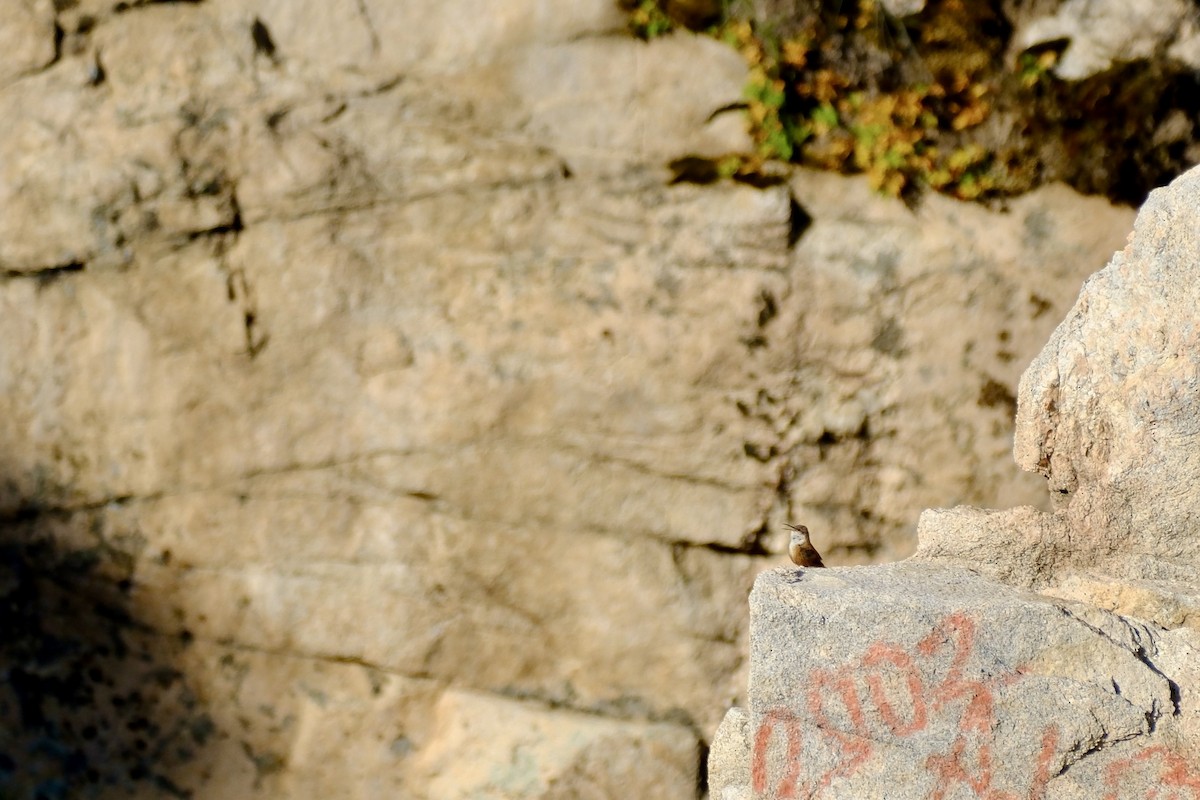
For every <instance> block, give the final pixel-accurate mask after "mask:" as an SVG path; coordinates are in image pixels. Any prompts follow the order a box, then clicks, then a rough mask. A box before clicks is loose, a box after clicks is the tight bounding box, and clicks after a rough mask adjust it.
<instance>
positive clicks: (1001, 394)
mask: <svg viewBox="0 0 1200 800" xmlns="http://www.w3.org/2000/svg"><path fill="white" fill-rule="evenodd" d="M975 402H976V403H978V404H979V405H980V406H983V407H986V408H1005V409H1007V410H1008V413H1009V414H1014V413H1016V410H1017V398H1016V396H1014V395H1013V393H1012V392H1011V391H1009V389H1008V387H1007V386H1005V385H1004V384H1002V383H1000V382H999V381H997V380H995V379H993V378H988V379H987V380H986V381H984V383H983V386H981V387H980V388H979V397H978V399H977V400H976V401H975Z"/></svg>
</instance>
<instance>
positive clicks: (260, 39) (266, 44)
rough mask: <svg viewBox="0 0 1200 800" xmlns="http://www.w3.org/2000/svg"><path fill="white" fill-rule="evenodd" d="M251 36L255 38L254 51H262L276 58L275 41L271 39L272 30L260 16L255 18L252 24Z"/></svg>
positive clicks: (265, 54)
mask: <svg viewBox="0 0 1200 800" xmlns="http://www.w3.org/2000/svg"><path fill="white" fill-rule="evenodd" d="M250 38H252V39H253V40H254V51H255V52H256V53H260V54H262V55H264V56H266V57H267V58H275V42H274V40H273V39H271V32H270V31H269V30H267V26H266V25H265V24H263V21H262V20H261V19H259V18H258V17H255V18H254V22H252V23H251V24H250Z"/></svg>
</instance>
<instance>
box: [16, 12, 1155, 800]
mask: <svg viewBox="0 0 1200 800" xmlns="http://www.w3.org/2000/svg"><path fill="white" fill-rule="evenodd" d="M0 39H2V40H3V42H4V43H5V46H4V47H0V119H3V120H5V123H4V124H3V125H0V208H3V211H4V213H3V214H0V396H2V397H3V399H4V403H5V408H4V411H5V413H4V414H0V454H2V456H3V461H2V463H0V554H3V558H2V559H0V597H2V598H3V600H4V607H5V609H6V610H5V612H4V616H3V618H4V622H5V625H6V626H7V628H6V631H5V635H4V636H3V637H0V677H2V680H0V720H2V724H0V795H4V796H14V797H69V798H78V797H116V796H119V797H128V796H144V797H158V796H167V797H169V796H178V797H182V796H190V797H192V798H197V800H199V799H200V798H228V797H289V798H304V797H313V798H338V797H347V798H373V797H387V798H395V797H405V798H415V799H416V800H420V798H460V797H461V798H467V797H472V798H474V797H505V798H550V797H614V798H615V797H622V798H624V797H693V796H694V795H695V793H696V787H697V785H698V784H701V783H702V782H703V778H702V773H701V771H700V766H701V764H700V760H701V757H702V753H703V752H704V745H705V743H706V739H707V734H708V732H710V731H712V730H713V729H714V728H715V727H716V725H717V722H718V721H719V719H720V715H721V714H722V713H723V711H724V709H725V707H726V706H727V705H728V703H729V702H730V701H731V700H735V699H737V698H739V697H740V696H742V695H743V693H744V686H745V680H746V676H747V668H748V667H747V662H746V660H745V643H746V637H747V632H748V618H747V614H746V610H745V598H746V596H747V593H748V592H749V590H750V587H751V585H752V582H753V579H754V575H755V574H757V573H758V572H759V571H761V570H762V569H763V568H764V567H767V566H771V565H775V564H779V563H783V562H784V560H785V557H784V556H782V548H783V546H784V544H785V539H784V537H783V535H782V531H781V525H780V523H782V522H783V521H785V520H790V521H797V522H800V521H803V522H805V523H806V524H807V525H808V526H809V527H810V528H812V529H813V536H814V539H815V541H816V543H817V545H818V546H819V547H821V548H822V550H823V552H824V553H825V555H826V560H827V562H828V563H832V564H856V563H858V564H861V563H871V562H874V561H879V560H887V559H894V558H897V557H901V556H904V555H907V554H909V553H911V552H912V550H913V547H914V546H915V541H914V536H913V531H912V520H913V519H914V518H915V517H916V514H917V512H918V511H919V510H920V509H922V508H927V507H930V506H937V505H947V504H953V503H963V502H965V503H974V504H979V505H996V506H1003V505H1012V504H1020V503H1028V504H1034V505H1036V504H1038V503H1041V502H1042V501H1043V494H1044V492H1043V491H1042V488H1041V486H1040V481H1039V479H1038V478H1036V477H1034V476H1029V475H1022V474H1021V473H1020V472H1019V470H1017V469H1016V468H1015V467H1013V466H1012V465H1011V464H1009V463H1007V461H1006V460H1005V459H1004V458H1002V454H1003V453H1005V452H1006V451H1007V450H1008V449H1009V448H1010V447H1011V440H1012V433H1013V431H1012V422H1011V410H1012V407H1013V405H1014V403H1015V397H1016V389H1017V380H1018V377H1019V372H1020V369H1021V367H1022V365H1023V364H1024V363H1026V362H1027V361H1028V359H1029V358H1031V357H1032V356H1033V355H1034V353H1035V352H1036V349H1037V347H1038V346H1040V344H1041V342H1043V341H1044V340H1045V338H1046V336H1048V335H1049V334H1050V331H1051V329H1052V327H1053V325H1054V322H1055V320H1057V319H1058V318H1061V316H1062V314H1063V313H1065V312H1066V310H1067V308H1068V307H1069V305H1070V303H1071V301H1072V298H1074V296H1075V294H1076V293H1077V291H1078V287H1079V284H1080V282H1081V281H1082V280H1083V278H1084V277H1085V276H1086V275H1087V274H1089V273H1090V272H1092V271H1094V269H1095V268H1096V267H1097V266H1099V265H1100V264H1102V263H1103V262H1104V260H1105V259H1106V258H1107V257H1108V256H1109V254H1110V253H1111V252H1112V250H1113V249H1115V248H1117V247H1119V246H1120V243H1121V240H1122V237H1123V236H1124V232H1125V231H1126V230H1127V229H1128V227H1129V223H1130V220H1131V218H1132V214H1131V212H1129V211H1128V210H1127V209H1119V208H1112V207H1110V206H1109V205H1108V204H1107V203H1105V202H1103V201H1100V200H1096V199H1085V198H1081V197H1078V196H1076V195H1074V194H1073V193H1071V192H1069V191H1067V190H1065V189H1062V188H1061V187H1047V188H1046V189H1044V190H1042V191H1039V192H1037V193H1034V194H1032V195H1029V196H1027V197H1024V198H1021V199H1019V200H1016V201H1014V202H1013V203H1012V204H1011V206H1010V207H1009V208H1008V209H1006V210H1002V209H996V210H987V209H982V208H976V207H968V206H962V205H957V204H954V203H952V202H950V201H947V200H944V199H941V198H929V200H928V202H926V203H925V204H923V205H922V206H921V207H920V208H919V209H918V210H917V211H915V212H913V211H910V210H908V209H906V208H905V207H903V206H902V205H900V204H898V203H895V202H892V201H889V200H886V199H882V198H879V197H876V196H875V195H873V194H872V193H871V192H870V191H869V189H868V188H867V187H866V184H865V182H864V181H862V180H851V179H845V178H840V177H837V176H828V175H820V174H812V173H807V172H799V173H796V174H795V175H794V176H792V177H790V178H788V179H787V180H784V181H780V182H777V183H775V184H774V185H770V186H765V187H754V186H750V185H744V184H734V183H730V182H716V183H713V184H711V185H694V184H690V183H672V182H671V176H672V172H671V170H670V169H668V168H667V164H668V163H669V162H670V161H671V160H673V159H676V158H680V157H685V156H692V157H714V156H720V155H722V154H725V153H730V152H739V151H744V150H746V149H748V148H749V147H750V146H751V144H750V142H749V139H748V137H747V135H746V133H745V131H744V130H743V127H742V118H741V117H740V111H739V110H738V103H739V102H740V100H741V98H742V88H743V84H744V82H745V77H746V67H745V65H744V64H743V63H742V61H741V60H740V57H739V56H738V55H737V54H736V53H734V52H732V51H730V50H727V49H725V48H723V47H722V46H721V45H719V44H717V43H714V42H713V41H710V40H706V39H702V38H699V37H693V36H690V35H685V34H678V35H673V36H670V37H665V38H662V39H659V40H656V41H654V42H650V43H644V42H639V41H637V40H635V39H633V38H632V37H630V36H629V35H628V33H627V32H626V29H625V18H624V17H623V16H622V14H621V13H620V12H619V10H618V9H617V7H616V5H615V4H613V3H610V2H608V0H594V1H593V0H589V1H588V2H578V3H571V4H568V5H566V6H564V5H562V4H546V3H541V2H534V1H533V0H513V1H512V2H508V1H507V0H506V2H504V3H502V4H500V5H497V4H496V3H479V2H470V1H469V0H454V2H446V0H438V2H433V1H432V0H428V1H425V0H422V1H421V2H406V3H384V2H378V0H345V1H344V2H307V1H306V2H287V3H284V2H274V1H273V0H254V1H252V2H246V1H245V0H200V2H188V3H183V2H176V3H167V2H116V1H115V0H78V1H77V2H50V1H49V0H28V2H26V1H25V0H22V2H16V3H10V4H4V5H3V7H2V8H0ZM684 78H686V80H685V79H684ZM1079 580H1083V578H1082V577H1081V578H1079ZM517 728H520V729H522V730H528V731H530V732H531V733H530V736H529V737H528V738H521V737H520V736H518V735H517V734H516V733H514V729H517ZM465 754H469V758H468V757H467V755H465Z"/></svg>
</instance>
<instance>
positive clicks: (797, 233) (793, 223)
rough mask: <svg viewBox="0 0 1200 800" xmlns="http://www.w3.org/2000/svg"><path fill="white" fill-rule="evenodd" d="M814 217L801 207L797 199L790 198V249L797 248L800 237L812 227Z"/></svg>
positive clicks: (788, 241)
mask: <svg viewBox="0 0 1200 800" xmlns="http://www.w3.org/2000/svg"><path fill="white" fill-rule="evenodd" d="M812 224H813V218H812V215H811V214H809V213H808V211H806V210H805V208H804V206H802V205H800V203H799V201H797V200H796V198H795V197H789V198H788V238H787V243H788V247H795V246H796V242H798V241H800V237H802V236H804V234H805V232H806V231H808V229H809V228H811V227H812Z"/></svg>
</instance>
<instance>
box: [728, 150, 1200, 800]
mask: <svg viewBox="0 0 1200 800" xmlns="http://www.w3.org/2000/svg"><path fill="white" fill-rule="evenodd" d="M1198 195H1200V169H1194V170H1192V171H1191V172H1189V173H1187V174H1185V175H1184V176H1182V177H1180V178H1179V179H1177V180H1176V181H1175V182H1174V183H1172V184H1171V186H1169V187H1167V188H1165V189H1160V190H1158V191H1156V192H1154V193H1153V194H1152V195H1151V196H1150V198H1149V199H1148V200H1147V202H1146V204H1145V205H1144V207H1143V208H1142V210H1141V212H1140V213H1139V215H1138V219H1137V223H1136V225H1135V227H1134V230H1133V233H1132V234H1131V235H1130V237H1129V240H1128V244H1127V245H1126V247H1125V248H1124V249H1123V250H1122V251H1120V252H1118V253H1117V254H1116V255H1115V256H1113V258H1112V261H1111V262H1110V263H1109V265H1108V266H1107V267H1105V268H1104V269H1102V270H1101V271H1100V272H1098V273H1096V274H1095V275H1094V276H1093V277H1092V278H1090V279H1089V280H1088V281H1087V283H1086V284H1085V286H1084V288H1083V290H1082V292H1081V293H1080V295H1079V299H1078V301H1077V302H1076V304H1075V306H1074V307H1073V308H1072V309H1071V311H1070V312H1069V313H1068V314H1067V317H1066V319H1065V320H1064V321H1063V322H1062V323H1061V324H1060V325H1059V327H1058V329H1057V330H1056V331H1055V332H1054V334H1053V335H1052V336H1051V337H1050V341H1049V343H1048V344H1047V345H1046V347H1045V348H1044V349H1043V351H1042V353H1041V354H1040V355H1039V356H1038V357H1037V358H1035V359H1034V361H1033V363H1032V365H1031V366H1030V367H1029V369H1028V370H1027V371H1026V372H1025V375H1024V377H1023V378H1022V380H1021V386H1020V395H1019V410H1018V413H1017V432H1016V446H1015V452H1016V457H1017V461H1018V463H1019V464H1021V466H1023V467H1024V468H1026V469H1028V470H1030V471H1035V472H1037V473H1040V474H1041V475H1043V476H1044V477H1045V478H1046V479H1047V483H1048V486H1049V489H1050V492H1051V494H1052V495H1053V496H1054V498H1055V503H1054V506H1055V507H1054V510H1053V511H1052V512H1044V511H1038V510H1036V509H1034V508H1030V507H1018V508H1015V509H1011V510H1008V511H984V510H981V509H977V508H970V507H960V508H954V509H949V510H938V511H929V512H926V513H925V514H924V515H922V518H921V523H920V528H919V536H920V546H919V548H918V550H917V552H916V554H915V555H914V557H913V558H911V559H909V560H907V561H905V562H902V563H898V564H893V565H886V566H874V567H863V568H849V569H829V570H800V569H787V568H784V569H775V570H769V571H767V572H764V573H763V574H762V575H760V576H759V578H758V579H757V581H756V583H755V588H754V592H753V594H752V595H751V601H750V613H751V629H750V675H749V689H748V696H749V705H748V707H747V708H746V709H745V710H742V709H740V708H738V709H734V710H732V711H730V712H729V715H728V716H727V717H726V721H725V722H724V723H723V724H722V725H721V727H720V729H719V731H718V736H717V740H716V741H714V743H713V746H712V751H711V753H712V757H711V758H710V762H709V768H710V776H711V784H710V786H711V788H712V791H713V796H715V797H721V798H725V799H726V800H733V799H734V798H790V797H815V798H858V797H889V798H893V797H894V798H926V797H979V798H999V797H1005V798H1030V799H1031V800H1033V799H1034V798H1081V799H1082V798H1114V799H1116V798H1122V799H1123V798H1129V800H1134V799H1135V798H1138V799H1140V798H1147V799H1148V798H1158V797H1164V796H1167V797H1191V796H1195V795H1196V794H1197V793H1200V666H1198V665H1200V661H1198V660H1197V657H1198V656H1200V624H1198V620H1200V615H1197V613H1196V611H1197V606H1196V601H1197V597H1200V563H1198V560H1197V548H1196V544H1195V527H1196V513H1195V508H1196V502H1195V499H1194V494H1195V489H1194V487H1195V486H1196V485H1197V480H1196V473H1195V471H1196V469H1197V468H1196V463H1195V462H1196V459H1195V456H1194V453H1193V451H1194V449H1195V447H1194V445H1195V441H1196V437H1197V431H1200V405H1197V403H1198V401H1197V399H1196V398H1197V396H1198V394H1197V390H1198V389H1200V386H1198V385H1197V384H1198V376H1200V369H1198V368H1197V364H1198V363H1200V362H1198V356H1197V354H1198V353H1200V346H1198V345H1200V342H1197V341H1196V336H1197V324H1196V319H1197V317H1196V308H1195V303H1196V293H1195V286H1196V285H1197V283H1198V281H1200V240H1197V232H1198V231H1200V210H1198V209H1200V202H1198V201H1200V197H1198ZM747 765H748V766H747Z"/></svg>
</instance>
